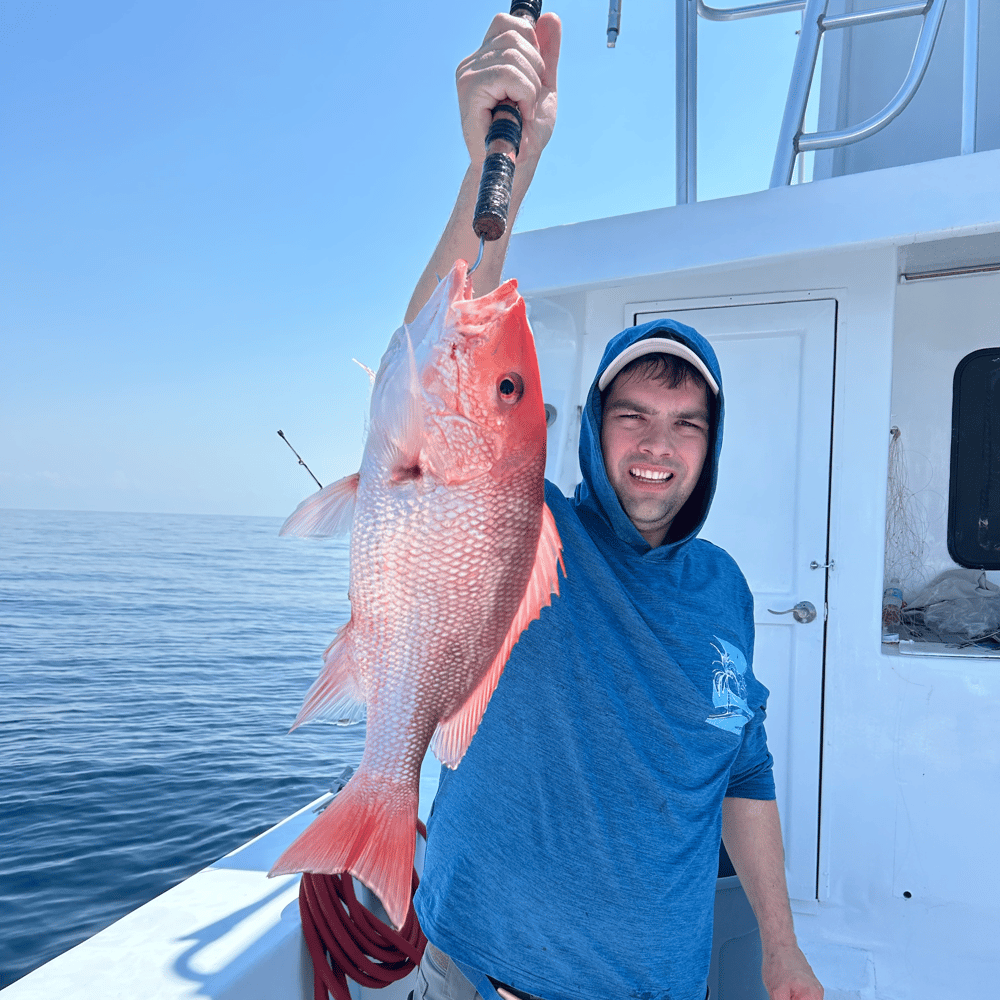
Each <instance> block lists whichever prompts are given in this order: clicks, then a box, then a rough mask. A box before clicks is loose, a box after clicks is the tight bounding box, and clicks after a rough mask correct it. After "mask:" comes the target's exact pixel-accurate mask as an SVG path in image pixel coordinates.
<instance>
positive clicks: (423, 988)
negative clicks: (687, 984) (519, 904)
mask: <svg viewBox="0 0 1000 1000" xmlns="http://www.w3.org/2000/svg"><path fill="white" fill-rule="evenodd" d="M529 995H530V994H529ZM413 1000H483V998H482V997H481V996H480V995H479V993H478V992H477V991H476V988H475V986H473V985H472V983H470V982H469V980H468V979H466V978H465V976H464V975H463V974H462V973H461V972H460V971H459V970H458V966H456V965H455V963H454V962H453V961H452V960H451V959H450V958H449V957H448V956H447V955H446V954H445V953H444V952H443V951H441V949H440V948H435V947H434V945H432V944H431V943H430V941H428V942H427V948H426V949H425V950H424V957H423V960H422V961H421V963H420V965H419V966H418V967H417V986H416V988H415V989H414V991H413ZM536 1000H538V998H536ZM705 1000H709V996H708V990H705Z"/></svg>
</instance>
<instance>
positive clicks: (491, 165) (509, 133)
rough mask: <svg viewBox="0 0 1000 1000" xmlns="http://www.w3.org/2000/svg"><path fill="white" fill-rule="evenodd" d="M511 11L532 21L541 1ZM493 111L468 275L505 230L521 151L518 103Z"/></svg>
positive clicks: (521, 2) (516, 0)
mask: <svg viewBox="0 0 1000 1000" xmlns="http://www.w3.org/2000/svg"><path fill="white" fill-rule="evenodd" d="M510 12H511V14H513V15H514V16H516V17H524V18H527V19H528V20H530V21H531V23H532V24H534V23H535V22H536V21H537V20H538V18H539V15H540V14H541V13H542V0H512V2H511V5H510ZM492 114H493V124H492V125H490V130H489V132H487V133H486V160H485V161H484V162H483V176H482V179H481V180H480V182H479V199H478V201H477V202H476V213H475V218H474V219H473V221H472V228H473V230H474V231H475V234H476V235H477V236H478V237H479V256H478V257H477V258H476V263H475V264H473V265H472V267H471V268H469V272H468V273H469V274H472V272H473V271H475V269H476V268H477V267H479V265H480V263H481V262H482V259H483V248H484V247H485V245H486V241H487V240H489V241H490V242H491V243H492V242H493V241H494V240H498V239H500V237H501V236H503V234H504V233H505V232H506V231H507V213H508V212H509V211H510V193H511V189H512V188H513V186H514V161H515V159H516V158H517V154H518V153H519V152H520V150H521V112H520V111H518V109H517V105H516V104H515V103H514V102H513V101H501V102H500V103H499V104H498V105H497V106H496V107H495V108H494V109H493V111H492Z"/></svg>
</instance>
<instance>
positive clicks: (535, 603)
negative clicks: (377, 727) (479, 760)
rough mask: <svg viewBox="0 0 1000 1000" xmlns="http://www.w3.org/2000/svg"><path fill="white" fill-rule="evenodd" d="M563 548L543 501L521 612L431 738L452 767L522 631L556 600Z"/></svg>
mask: <svg viewBox="0 0 1000 1000" xmlns="http://www.w3.org/2000/svg"><path fill="white" fill-rule="evenodd" d="M561 552H562V542H561V541H560V540H559V530H558V529H557V528H556V522H555V519H554V518H553V517H552V511H550V510H549V506H548V504H542V530H541V534H540V535H539V536H538V550H537V552H536V554H535V565H534V567H533V568H532V570H531V578H530V579H529V580H528V586H527V587H526V588H525V591H524V597H522V598H521V605H520V607H519V608H518V609H517V614H515V615H514V620H513V621H512V622H511V623H510V628H509V629H508V631H507V635H506V637H505V638H504V641H503V643H502V644H501V646H500V650H499V652H498V653H497V655H496V656H495V657H494V659H493V662H492V663H491V664H490V668H489V670H487V671H486V674H485V675H484V676H483V679H482V680H481V681H480V682H479V684H478V685H477V686H476V688H475V690H474V691H473V692H472V694H471V695H470V696H469V698H468V699H467V700H466V702H465V704H464V705H463V706H462V707H461V708H460V709H459V710H458V711H457V712H456V713H455V714H454V715H453V716H451V718H449V719H445V720H443V721H442V722H441V723H440V725H439V726H438V727H437V730H436V731H435V733H434V738H433V739H432V740H431V749H432V750H433V751H434V754H435V756H436V757H437V758H438V760H440V761H441V763H442V764H445V765H447V766H448V767H451V768H456V767H458V764H459V762H460V761H461V759H462V758H463V757H464V756H465V751H466V750H468V749H469V744H470V743H471V742H472V737H473V736H475V734H476V730H477V729H478V728H479V723H480V722H481V721H482V718H483V713H484V712H485V711H486V705H487V703H488V702H489V700H490V698H491V697H492V696H493V692H494V691H495V690H496V686H497V683H498V682H499V680H500V675H501V674H502V673H503V668H504V666H505V665H506V663H507V660H508V658H509V657H510V652H511V650H512V649H513V648H514V644H515V643H516V642H517V640H518V639H519V638H520V636H521V633H522V632H523V631H524V630H525V629H526V628H527V627H528V626H529V625H530V624H531V623H532V622H533V621H534V620H535V619H536V618H537V617H538V616H539V615H540V614H541V612H542V608H544V607H546V606H547V605H549V604H551V603H552V600H551V595H552V594H556V595H558V593H559V570H558V567H559V566H562V570H563V575H565V573H566V567H565V566H564V565H563V561H562V555H561Z"/></svg>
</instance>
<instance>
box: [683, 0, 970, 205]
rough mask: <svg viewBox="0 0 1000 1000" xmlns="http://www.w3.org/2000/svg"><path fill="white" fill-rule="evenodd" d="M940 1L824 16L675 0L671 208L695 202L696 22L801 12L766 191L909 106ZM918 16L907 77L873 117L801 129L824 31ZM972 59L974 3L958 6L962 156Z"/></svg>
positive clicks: (814, 2) (822, 5) (823, 6)
mask: <svg viewBox="0 0 1000 1000" xmlns="http://www.w3.org/2000/svg"><path fill="white" fill-rule="evenodd" d="M946 2H947V0H918V2H911V3H901V4H894V5H891V6H886V7H880V8H877V9H875V10H868V11H860V12H857V13H849V14H837V15H829V14H828V13H827V9H828V7H829V0H772V2H769V3H755V4H749V5H747V6H743V7H731V8H717V7H710V6H709V5H708V4H706V3H704V0H677V7H676V16H677V25H676V51H677V65H676V73H677V122H676V129H677V143H676V157H677V203H678V204H686V203H688V202H694V201H697V200H698V185H697V173H698V163H697V140H698V124H697V122H698V18H699V17H703V18H705V19H706V20H709V21H736V20H741V19H743V18H748V17H761V16H764V15H767V14H780V13H788V12H790V11H797V10H801V11H803V20H802V30H801V32H800V33H799V42H798V46H797V48H796V53H795V62H794V64H793V67H792V78H791V82H790V84H789V88H788V99H787V101H786V103H785V111H784V115H783V117H782V123H781V129H780V131H779V135H778V147H777V150H776V152H775V158H774V167H773V170H772V172H771V183H770V186H771V187H780V186H782V185H786V184H790V183H791V180H792V171H793V168H794V165H795V158H796V156H798V155H799V154H800V153H804V152H808V151H811V150H817V149H831V148H834V147H836V146H845V145H848V144H849V143H853V142H859V141H861V140H862V139H865V138H867V137H868V136H871V135H874V134H875V133H876V132H878V131H880V130H881V129H883V128H885V126H886V125H888V124H889V122H891V121H892V120H893V119H894V118H895V117H896V116H897V115H898V114H900V112H901V111H902V110H903V109H904V108H905V107H906V106H907V104H909V102H910V100H911V99H912V97H913V95H914V94H915V93H916V91H917V88H918V87H919V86H920V82H921V80H922V79H923V77H924V73H925V72H926V70H927V66H928V64H929V62H930V57H931V53H932V52H933V49H934V42H935V39H936V38H937V34H938V29H939V27H940V25H941V17H942V15H943V14H944V8H945V4H946ZM913 16H921V17H923V24H922V25H921V28H920V35H919V37H918V39H917V43H916V46H915V48H914V53H913V59H912V60H911V63H910V68H909V71H908V72H907V74H906V77H905V79H904V81H903V83H902V85H901V86H900V88H899V90H898V91H897V93H896V95H895V97H893V99H892V100H891V101H890V102H889V103H888V104H887V105H886V106H885V107H884V108H883V109H882V110H881V111H880V112H879V113H878V114H877V115H873V116H872V117H871V118H868V119H867V120H865V121H863V122H861V123H860V124H858V125H854V126H852V127H850V128H846V129H840V130H837V131H829V132H812V133H806V132H805V131H804V121H805V114H806V105H807V103H808V100H809V92H810V90H811V88H812V81H813V77H814V75H815V71H816V60H817V57H818V55H819V45H820V41H821V40H822V36H823V33H824V32H825V31H831V30H836V29H839V28H850V27H858V26H862V25H867V24H874V23H877V22H880V21H890V20H895V19H897V18H903V17H913ZM978 53H979V0H965V34H964V59H963V86H962V147H961V148H962V153H971V152H973V151H974V150H975V145H976V99H977V89H976V81H977V79H978V75H979V74H978Z"/></svg>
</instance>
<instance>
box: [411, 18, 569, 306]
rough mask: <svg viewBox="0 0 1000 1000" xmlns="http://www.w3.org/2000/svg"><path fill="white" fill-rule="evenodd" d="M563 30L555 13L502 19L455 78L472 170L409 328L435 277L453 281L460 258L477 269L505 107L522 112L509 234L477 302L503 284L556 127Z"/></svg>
mask: <svg viewBox="0 0 1000 1000" xmlns="http://www.w3.org/2000/svg"><path fill="white" fill-rule="evenodd" d="M561 37H562V24H561V22H560V21H559V18H558V17H557V16H556V15H555V14H552V13H546V14H542V16H541V17H540V18H539V19H538V23H537V24H536V25H535V26H534V27H532V26H531V24H530V22H528V21H526V20H525V19H524V18H523V17H511V15H510V14H497V16H496V17H495V18H493V23H492V24H491V25H490V30H489V31H488V32H487V33H486V38H485V39H484V40H483V44H482V45H481V46H480V47H479V48H478V49H477V50H476V51H475V52H473V54H472V55H471V56H469V57H468V58H467V59H463V60H462V62H461V63H459V66H458V71H457V72H456V74H455V76H456V83H457V85H458V106H459V111H460V112H461V115H462V132H463V134H464V136H465V142H466V145H467V146H468V147H469V156H470V157H471V159H472V162H471V163H470V164H469V168H468V170H467V171H466V172H465V178H464V179H463V181H462V187H461V188H460V190H459V192H458V199H457V200H456V202H455V207H454V209H452V213H451V218H450V219H449V220H448V224H447V225H446V226H445V229H444V233H443V234H442V235H441V239H440V240H439V241H438V245H437V247H436V248H435V250H434V253H433V254H432V256H431V259H430V261H429V262H428V264H427V267H425V268H424V273H423V274H422V275H421V276H420V280H419V281H418V282H417V287H416V288H415V289H414V290H413V297H412V298H411V299H410V304H409V306H407V309H406V315H405V317H404V319H405V322H407V323H410V322H412V321H413V319H414V317H415V316H416V315H417V313H418V312H419V311H420V309H421V307H422V306H423V305H424V303H425V302H426V301H427V300H428V299H429V298H430V296H431V293H432V292H433V291H434V289H435V288H436V287H437V282H438V279H437V276H438V275H445V274H447V273H448V272H449V271H450V270H451V268H452V265H453V264H454V263H455V261H456V260H457V259H458V258H460V257H461V258H462V259H463V260H465V261H468V262H470V263H471V262H472V261H474V260H475V259H476V256H477V254H478V253H479V238H478V237H477V236H476V234H475V233H474V232H473V231H472V217H473V215H474V214H475V208H476V199H477V197H478V195H479V179H480V177H481V175H482V166H483V160H484V159H485V158H486V133H487V132H488V131H489V128H490V123H491V121H492V116H491V115H490V112H491V111H492V110H493V108H495V107H496V106H497V104H499V103H500V102H501V101H503V100H511V101H516V102H517V106H518V109H519V110H520V112H521V117H522V119H523V126H522V130H521V151H520V152H519V153H518V155H517V163H516V168H515V170H514V187H513V190H512V191H511V195H510V213H509V215H508V217H507V231H506V232H505V233H504V234H503V236H501V237H500V239H498V240H495V241H494V242H492V243H487V244H486V246H485V248H484V250H483V261H482V263H481V264H480V265H479V269H478V270H477V271H476V273H475V274H474V275H473V276H472V279H473V280H472V284H473V288H474V289H475V293H476V295H485V294H486V293H487V292H489V291H492V290H493V289H494V288H496V287H497V285H499V284H500V276H501V273H502V272H503V262H504V258H505V257H506V256H507V245H508V243H509V242H510V233H511V230H512V229H513V226H514V219H515V217H516V216H517V210H518V208H520V206H521V200H522V199H523V198H524V195H525V192H526V191H527V190H528V187H529V185H530V184H531V178H532V177H534V175H535V167H536V166H537V165H538V158H539V157H540V156H541V155H542V150H543V149H544V148H545V144H546V143H547V142H548V141H549V137H550V136H551V135H552V129H553V128H554V127H555V123H556V66H557V65H558V63H559V42H560V39H561Z"/></svg>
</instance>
